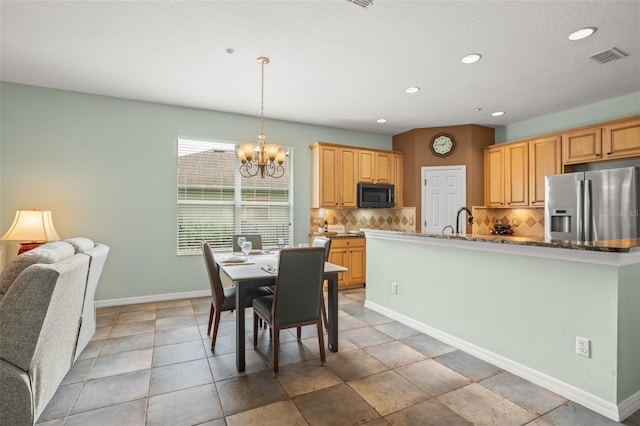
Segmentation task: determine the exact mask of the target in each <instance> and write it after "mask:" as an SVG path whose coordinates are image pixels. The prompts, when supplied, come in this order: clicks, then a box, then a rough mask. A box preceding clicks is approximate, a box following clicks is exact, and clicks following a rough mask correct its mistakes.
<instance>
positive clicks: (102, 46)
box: [0, 0, 640, 135]
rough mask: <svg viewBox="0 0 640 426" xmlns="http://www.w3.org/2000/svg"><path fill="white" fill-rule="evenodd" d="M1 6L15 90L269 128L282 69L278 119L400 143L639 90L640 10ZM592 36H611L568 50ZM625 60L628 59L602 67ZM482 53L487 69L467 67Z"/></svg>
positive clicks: (329, 0)
mask: <svg viewBox="0 0 640 426" xmlns="http://www.w3.org/2000/svg"><path fill="white" fill-rule="evenodd" d="M0 4H1V9H0V13H1V24H2V26H1V50H2V53H1V55H2V56H1V67H0V72H1V78H2V80H4V81H9V82H16V83H23V84H29V85H36V86H44V87H52V88H58V89H65V90H72V91H78V92H85V93H92V94H98V95H107V96H115V97H121V98H128V99H135V100H141V101H149V102H158V103H163V104H171V105H179V106H185V107H193V108H201V109H207V110H215V111H224V112H231V113H236V114H244V115H252V116H259V115H260V65H259V64H258V63H257V60H256V59H257V58H258V57H259V56H268V57H269V58H270V60H271V63H270V64H268V65H266V66H265V90H264V92H265V100H264V113H265V117H266V118H267V119H278V120H286V121H293V122H300V123H309V124H316V125H322V126H330V127H337V128H342V129H353V130H358V131H367V132H374V133H381V134H388V135H394V134H398V133H402V132H404V131H408V130H411V129H414V128H421V127H436V126H449V125H458V124H469V123H474V124H480V125H486V126H491V127H496V126H503V125H508V124H512V123H516V122H520V121H523V120H527V119H531V118H534V117H539V116H543V115H547V114H551V113H554V112H558V111H564V110H567V109H571V108H575V107H578V106H582V105H586V104H590V103H594V102H598V101H602V100H605V99H610V98H614V97H618V96H621V95H625V94H629V93H635V92H638V91H640V30H639V28H640V1H637V0H633V1H616V0H614V1H559V0H555V1H522V0H512V1H486V0H484V1H400V0H374V3H373V4H372V5H370V6H368V7H366V8H362V7H360V6H358V5H355V4H353V3H350V2H348V1H346V0H308V1H300V0H297V1H264V0H263V1H241V0H236V1H193V2H192V1H145V2H134V1H92V2H88V1H39V2H32V1H4V0H2V2H1V3H0ZM587 26H593V27H597V29H598V30H597V32H596V33H595V34H594V35H593V36H591V37H589V38H587V39H584V40H580V41H569V40H568V39H567V37H568V35H569V34H570V33H571V32H573V31H574V30H577V29H579V28H582V27H587ZM612 47H617V48H618V49H620V50H622V51H623V52H625V53H627V54H628V55H629V56H627V57H625V58H623V59H620V60H617V61H613V62H609V63H607V64H604V65H601V64H598V63H596V62H594V61H592V60H590V59H588V58H587V57H588V56H591V55H593V54H595V53H599V52H601V51H604V50H607V49H610V48H612ZM226 49H233V50H234V53H232V54H230V53H227V52H226ZM469 53H480V54H481V55H482V59H481V60H480V61H479V62H477V63H475V64H470V65H466V64H463V63H462V62H461V61H460V60H461V58H462V57H463V56H465V55H467V54H469ZM409 86H418V87H420V89H421V90H420V91H419V92H418V93H415V94H407V93H405V89H406V88H407V87H409ZM480 108H481V110H480V111H476V110H477V109H480ZM494 111H505V112H506V114H505V115H503V116H502V117H492V116H491V115H490V113H491V112H494ZM378 118H386V119H388V122H387V123H386V124H378V123H376V119H378ZM265 133H266V134H267V135H268V134H269V129H268V124H267V125H266V127H265Z"/></svg>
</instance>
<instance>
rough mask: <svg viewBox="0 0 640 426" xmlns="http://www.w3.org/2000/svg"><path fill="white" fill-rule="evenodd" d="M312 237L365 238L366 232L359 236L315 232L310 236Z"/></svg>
mask: <svg viewBox="0 0 640 426" xmlns="http://www.w3.org/2000/svg"><path fill="white" fill-rule="evenodd" d="M309 236H310V237H327V238H364V232H362V233H357V234H349V233H346V234H338V233H335V232H314V233H311V234H309Z"/></svg>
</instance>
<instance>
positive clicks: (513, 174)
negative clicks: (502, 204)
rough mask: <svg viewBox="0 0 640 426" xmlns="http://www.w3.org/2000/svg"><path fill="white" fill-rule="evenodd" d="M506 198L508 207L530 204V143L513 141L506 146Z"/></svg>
mask: <svg viewBox="0 0 640 426" xmlns="http://www.w3.org/2000/svg"><path fill="white" fill-rule="evenodd" d="M504 160H505V163H504V171H505V177H506V180H505V198H506V202H507V207H522V206H528V205H529V144H528V143H527V142H520V143H513V144H508V145H505V147H504Z"/></svg>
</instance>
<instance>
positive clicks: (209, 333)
mask: <svg viewBox="0 0 640 426" xmlns="http://www.w3.org/2000/svg"><path fill="white" fill-rule="evenodd" d="M213 310H214V307H213V302H211V309H209V328H207V336H209V335H211V324H213Z"/></svg>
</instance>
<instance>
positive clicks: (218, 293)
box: [202, 243, 272, 352]
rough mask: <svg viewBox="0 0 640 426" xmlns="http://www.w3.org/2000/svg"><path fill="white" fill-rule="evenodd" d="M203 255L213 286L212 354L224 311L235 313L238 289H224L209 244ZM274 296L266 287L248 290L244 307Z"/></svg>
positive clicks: (205, 245) (211, 309)
mask: <svg viewBox="0 0 640 426" xmlns="http://www.w3.org/2000/svg"><path fill="white" fill-rule="evenodd" d="M202 253H203V255H204V262H205V265H206V267H207V274H208V275H209V285H210V286H211V308H210V309H209V327H208V328H207V336H209V335H210V334H211V326H212V325H213V335H212V336H211V352H213V351H214V350H215V347H216V338H217V336H218V325H220V314H221V313H222V312H224V311H233V310H234V309H236V288H235V287H223V285H222V281H221V280H220V270H219V269H218V264H217V263H216V260H215V259H214V257H213V252H212V251H211V247H210V246H209V243H202ZM269 294H272V293H271V292H270V291H268V290H267V289H266V288H265V287H255V288H248V289H247V290H246V291H245V300H244V303H243V305H244V307H245V308H248V307H250V306H251V303H252V302H253V299H255V298H256V297H262V296H266V295H269Z"/></svg>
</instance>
